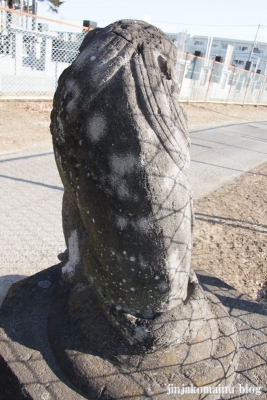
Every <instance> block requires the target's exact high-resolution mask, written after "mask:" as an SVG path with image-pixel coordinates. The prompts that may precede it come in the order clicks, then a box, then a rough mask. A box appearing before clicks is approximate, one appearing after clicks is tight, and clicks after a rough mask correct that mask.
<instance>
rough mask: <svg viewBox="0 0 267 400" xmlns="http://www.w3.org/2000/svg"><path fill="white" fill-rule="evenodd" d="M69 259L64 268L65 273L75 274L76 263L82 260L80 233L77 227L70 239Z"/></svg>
mask: <svg viewBox="0 0 267 400" xmlns="http://www.w3.org/2000/svg"><path fill="white" fill-rule="evenodd" d="M68 250H69V261H68V262H67V264H66V265H64V267H63V268H62V273H63V274H69V275H73V274H74V272H75V267H76V265H77V264H78V263H79V262H80V252H79V240H78V233H77V230H76V229H75V230H74V231H72V232H71V235H70V237H69V239H68Z"/></svg>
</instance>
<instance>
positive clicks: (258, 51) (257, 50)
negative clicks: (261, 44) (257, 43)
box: [253, 47, 263, 54]
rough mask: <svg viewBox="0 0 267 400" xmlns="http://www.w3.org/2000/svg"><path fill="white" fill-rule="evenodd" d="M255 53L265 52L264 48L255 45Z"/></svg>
mask: <svg viewBox="0 0 267 400" xmlns="http://www.w3.org/2000/svg"><path fill="white" fill-rule="evenodd" d="M253 53H256V54H260V53H263V49H259V48H258V47H254V49H253Z"/></svg>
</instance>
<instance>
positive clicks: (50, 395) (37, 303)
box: [0, 264, 267, 400]
mask: <svg viewBox="0 0 267 400" xmlns="http://www.w3.org/2000/svg"><path fill="white" fill-rule="evenodd" d="M60 275H61V264H58V265H56V266H54V267H51V268H49V269H47V270H44V271H42V272H40V273H37V274H36V275H33V276H31V277H30V278H26V279H24V280H22V281H20V282H18V283H15V284H13V285H12V287H11V288H10V290H9V292H8V294H7V296H6V298H5V300H4V303H3V305H2V307H1V313H0V321H1V331H0V368H1V396H4V397H1V396H0V399H5V400H9V399H10V400H11V399H16V400H17V399H25V398H28V399H34V400H35V399H36V400H37V399H42V400H47V399H74V400H76V399H83V398H87V399H96V398H99V399H100V398H101V399H112V398H116V399H122V398H124V399H130V398H131V399H145V398H150V399H162V400H163V399H167V398H169V399H178V398H183V399H191V400H193V399H200V398H209V399H234V398H241V397H242V399H247V400H251V399H259V398H266V393H267V391H266V383H265V382H266V374H267V365H266V354H267V344H266V337H267V313H266V311H265V310H264V309H263V308H262V307H261V306H260V305H259V304H258V303H256V302H253V301H251V300H250V299H249V298H248V297H246V296H244V295H241V294H240V293H239V292H237V291H236V290H234V289H233V288H231V287H229V286H228V285H226V284H225V283H224V282H222V281H220V280H219V279H216V278H213V277H210V276H208V275H207V273H206V272H205V271H203V272H200V273H199V276H198V277H199V280H200V283H201V284H202V286H203V288H204V290H205V291H206V293H207V294H208V297H209V298H210V304H211V307H212V308H213V312H214V313H216V314H217V318H218V320H220V319H221V327H223V326H225V323H224V322H223V321H224V320H226V319H227V318H228V317H227V316H226V314H225V313H224V309H223V307H222V306H221V304H224V306H225V307H226V308H227V309H228V312H229V314H230V315H231V317H232V319H234V320H235V322H236V327H237V329H238V335H239V346H240V350H239V359H240V360H239V363H238V367H237V370H236V376H235V380H234V382H233V383H231V376H232V377H233V368H231V362H232V363H233V365H234V364H235V353H234V351H233V349H234V346H233V345H231V342H232V338H233V337H234V336H235V333H234V332H232V333H229V332H228V334H229V336H228V338H229V341H228V342H227V340H226V342H224V346H222V348H221V349H220V346H218V345H217V346H216V347H217V358H216V357H213V358H212V359H211V360H200V359H199V354H200V353H201V352H202V350H203V349H204V348H205V346H207V343H205V342H204V341H202V340H201V335H202V334H203V332H202V333H201V332H200V334H199V335H200V336H199V338H198V339H199V341H195V343H194V344H191V345H190V346H189V345H187V344H182V345H181V346H178V347H176V348H175V349H176V350H175V351H174V349H173V348H172V349H171V350H164V351H162V352H160V354H159V353H158V354H157V355H156V356H155V353H154V354H148V355H146V356H145V357H140V356H138V357H137V356H135V355H132V354H129V348H128V349H127V346H126V344H125V343H122V342H120V350H122V349H124V352H122V353H120V354H121V355H120V357H121V360H119V361H120V362H125V360H126V359H127V363H128V365H127V368H128V370H127V368H126V364H127V363H125V364H124V366H123V368H124V369H123V368H121V369H120V371H119V372H118V357H117V356H118V354H115V353H114V354H113V355H112V354H111V353H110V352H109V353H106V355H105V354H100V350H101V349H102V350H101V351H102V352H103V350H104V349H105V348H106V349H112V351H114V347H113V345H112V341H110V342H108V343H106V344H105V343H104V344H103V342H102V339H103V338H105V329H106V327H105V326H104V325H102V333H101V329H100V330H98V332H97V330H95V331H94V334H93V336H92V335H91V337H90V338H89V337H88V334H89V332H90V325H86V324H85V325H83V320H79V317H80V316H81V315H80V314H79V312H77V314H76V317H75V313H74V314H72V315H71V313H69V312H68V307H66V305H67V304H68V302H67V299H68V298H69V293H68V290H66V291H63V292H62V293H61V295H60V296H58V293H59V292H60V291H61V290H62V289H61V286H60V281H59V280H60ZM209 293H213V294H215V295H216V296H217V297H215V296H213V295H209ZM52 303H54V305H53V307H52V308H51V304H52ZM78 303H79V301H78ZM78 303H77V304H78ZM64 307H65V310H64ZM49 310H50V311H49ZM100 318H101V316H100ZM74 320H75V326H78V328H79V329H78V331H77V329H76V328H74V325H73V322H74ZM47 321H48V323H47ZM93 325H95V326H96V324H94V323H92V326H91V328H93ZM219 325H220V324H219ZM226 325H227V324H226ZM47 326H48V327H49V332H48V334H47ZM94 329H95V328H94ZM97 334H98V335H99V336H97ZM100 335H101V340H99V338H100ZM114 335H116V334H115V333H114ZM48 336H49V338H50V342H51V345H50V343H49V340H48ZM85 337H87V339H90V340H91V341H92V339H93V342H91V343H90V341H89V340H84V338H85ZM106 337H107V338H108V335H107V336H106ZM86 346H87V347H86ZM227 346H229V347H228V350H229V351H228V352H227V351H226V350H227ZM51 348H53V350H54V351H52V349H51ZM115 350H116V349H115ZM219 352H221V353H220V354H219ZM54 354H56V358H57V360H56V359H55V356H54ZM116 357H117V358H116ZM112 358H113V359H114V358H116V363H117V364H116V363H115V364H116V365H115V364H114V363H113V366H112V368H113V369H114V371H113V373H112V370H111V369H110V368H111V367H110V363H111V364H112ZM123 360H124V361H123ZM185 360H186V362H185ZM222 360H224V361H226V362H225V365H226V364H227V363H228V364H229V372H230V373H229V374H228V375H230V377H229V380H228V381H224V380H223V379H221V380H219V381H217V385H218V383H219V387H222V388H223V387H225V386H229V387H230V390H229V389H228V391H231V392H232V393H231V394H226V395H224V394H221V395H220V394H214V395H209V396H208V397H207V395H200V394H193V393H188V394H185V395H183V396H181V395H180V394H179V390H180V388H181V387H182V385H184V387H187V386H189V387H190V385H193V386H197V385H203V384H204V385H205V386H209V387H211V388H212V387H214V384H215V383H214V379H215V378H214V377H215V376H216V369H218V365H220V364H221V365H222ZM231 360H232V361H231ZM113 361H114V360H113ZM136 363H138V366H142V368H141V369H140V368H139V375H138V373H136V365H137V364H136ZM201 363H202V364H201ZM130 364H131V365H130ZM59 365H60V366H59ZM107 365H108V368H109V369H108V370H106V369H105V368H106V366H107ZM152 365H153V366H154V369H153V370H152ZM104 367H105V368H104ZM199 367H200V368H199ZM61 368H62V369H61ZM101 368H102V376H101V375H100V376H98V379H97V380H96V379H94V381H95V382H96V381H98V383H97V386H96V387H95V388H93V387H92V385H91V387H90V385H89V386H88V385H87V384H85V383H86V382H88V379H87V378H88V377H90V375H91V377H92V375H93V374H94V373H96V372H97V373H99V372H101ZM159 368H160V369H161V371H163V372H161V373H159ZM62 370H64V372H65V374H66V375H67V376H69V378H70V380H71V381H72V382H74V383H75V386H74V385H73V383H71V382H70V380H68V379H67V378H66V375H65V374H64V373H63V372H62ZM134 370H135V372H133V371H134ZM110 372H111V373H110ZM74 375H76V377H75V376H74ZM115 375H116V376H117V377H116V378H115ZM226 375H227V374H226ZM2 377H3V380H2ZM164 377H165V379H164ZM203 378H204V381H201V382H200V381H198V379H203ZM221 378H223V377H221ZM115 379H118V381H117V382H118V385H117V387H118V388H119V389H118V390H117V389H116V388H115V384H114V382H115ZM220 382H221V383H220ZM140 384H141V386H140ZM171 384H173V386H168V385H171ZM125 385H126V386H125ZM142 385H143V386H142ZM77 386H78V387H80V389H77ZM123 386H124V387H126V388H127V390H128V394H127V391H126V392H125V394H124V395H123V392H122V390H121V388H122V387H123ZM140 387H143V390H140ZM217 387H218V386H217ZM259 387H261V388H262V389H260V390H258V388H259ZM155 388H158V389H157V393H156V392H155ZM168 388H169V392H171V393H172V394H170V395H167V389H168ZM115 389H116V390H117V393H116V390H115ZM187 390H189V389H187ZM112 391H113V392H112ZM185 392H186V390H185ZM258 392H261V395H258V394H257V393H258ZM83 393H87V394H83ZM217 393H220V392H218V391H217Z"/></svg>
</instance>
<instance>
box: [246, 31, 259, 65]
mask: <svg viewBox="0 0 267 400" xmlns="http://www.w3.org/2000/svg"><path fill="white" fill-rule="evenodd" d="M259 29H260V24H259V25H258V28H257V32H256V36H255V39H254V42H253V45H252V48H251V52H250V55H249V59H248V61H251V58H252V54H253V50H254V46H255V43H256V40H257V36H258V32H259Z"/></svg>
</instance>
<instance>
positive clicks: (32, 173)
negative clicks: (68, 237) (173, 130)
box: [0, 121, 267, 303]
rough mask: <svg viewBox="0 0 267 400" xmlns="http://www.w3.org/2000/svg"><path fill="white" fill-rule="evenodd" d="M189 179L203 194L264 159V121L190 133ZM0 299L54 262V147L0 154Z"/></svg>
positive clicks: (57, 215) (58, 195)
mask: <svg viewBox="0 0 267 400" xmlns="http://www.w3.org/2000/svg"><path fill="white" fill-rule="evenodd" d="M190 136H191V141H192V147H191V159H192V160H191V172H190V180H191V186H192V189H193V195H194V197H195V198H200V197H202V196H205V195H207V194H209V193H211V192H212V191H214V190H216V189H217V188H219V187H220V186H222V185H223V184H225V183H226V182H228V181H230V180H232V179H233V178H235V177H237V176H238V175H241V174H242V173H243V172H245V171H248V170H250V169H252V168H253V167H255V166H257V165H259V164H261V163H262V162H265V161H267V121H266V122H253V123H249V124H238V125H233V124H232V125H227V126H223V127H219V128H210V129H202V130H198V131H192V132H191V134H190ZM0 182H1V184H0V199H1V201H0V215H1V230H0V249H1V253H0V254H1V255H0V303H1V301H2V300H3V298H4V296H5V294H6V291H7V290H8V288H9V286H10V285H11V284H12V283H13V282H15V281H17V280H19V279H22V278H24V277H25V276H28V275H32V274H34V273H36V272H38V271H40V270H42V269H44V268H48V267H50V266H51V265H54V264H56V263H57V262H58V259H57V254H58V253H59V252H62V251H64V250H65V244H64V239H63V234H62V228H61V200H62V194H63V188H62V184H61V181H60V179H59V176H58V172H57V169H56V166H55V161H54V156H53V152H52V149H51V150H50V151H46V152H39V153H36V154H29V153H27V154H26V153H24V154H23V153H16V154H13V155H2V156H0Z"/></svg>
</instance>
